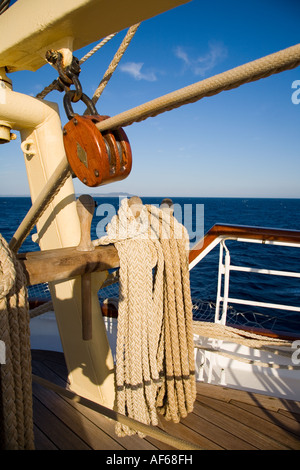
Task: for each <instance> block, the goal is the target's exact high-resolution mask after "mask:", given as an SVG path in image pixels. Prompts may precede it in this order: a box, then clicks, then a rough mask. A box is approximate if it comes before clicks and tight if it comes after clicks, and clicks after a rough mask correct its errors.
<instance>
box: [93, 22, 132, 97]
mask: <svg viewBox="0 0 300 470" xmlns="http://www.w3.org/2000/svg"><path fill="white" fill-rule="evenodd" d="M140 24H141V23H137V24H135V25H133V26H131V27H130V28H129V30H128V31H127V34H126V36H125V38H124V39H123V41H122V43H121V45H120V47H119V49H118V51H117V52H116V54H115V56H114V58H113V60H112V61H111V63H110V64H109V67H108V69H107V70H106V72H105V74H104V76H103V78H102V80H101V82H100V83H99V85H98V87H97V88H96V90H95V92H94V96H93V98H92V101H93V103H94V104H96V103H97V101H98V99H99V98H100V96H101V94H102V93H103V90H104V88H105V87H106V85H107V83H108V82H109V80H110V79H111V77H112V75H113V73H114V71H115V70H116V68H117V66H118V65H119V62H120V60H121V59H122V57H123V55H124V54H125V52H126V50H127V48H128V46H129V44H130V42H131V40H132V39H133V37H134V35H135V33H136V32H137V30H138V28H139V26H140Z"/></svg>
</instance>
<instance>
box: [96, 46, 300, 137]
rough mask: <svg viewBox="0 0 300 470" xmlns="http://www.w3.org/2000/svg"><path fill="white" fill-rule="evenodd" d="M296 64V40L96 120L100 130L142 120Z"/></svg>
mask: <svg viewBox="0 0 300 470" xmlns="http://www.w3.org/2000/svg"><path fill="white" fill-rule="evenodd" d="M299 65H300V44H297V45H295V46H292V47H289V48H287V49H283V50H282V51H279V52H275V53H274V54H270V55H268V56H265V57H262V58H261V59H257V60H254V61H252V62H249V63H246V64H244V65H241V66H239V67H236V68H233V69H231V70H228V71H226V72H223V73H220V74H218V75H215V76H213V77H210V78H207V79H205V80H202V81H200V82H197V83H194V84H193V85H189V86H187V87H185V88H181V89H180V90H177V91H174V92H172V93H169V94H167V95H164V96H162V97H159V98H156V99H155V100H152V101H149V102H147V103H144V104H142V105H140V106H137V107H136V108H132V109H130V110H128V111H125V112H123V113H121V114H118V115H116V116H114V117H111V118H109V119H106V120H105V121H102V122H101V123H97V125H96V126H97V128H98V129H99V130H100V131H101V132H102V131H105V130H109V129H111V130H112V129H116V128H118V127H125V126H129V125H130V124H133V123H134V122H140V121H143V120H145V119H147V118H149V117H154V116H157V115H159V114H161V113H164V112H166V111H170V110H172V109H175V108H178V107H180V106H183V105H185V104H189V103H194V102H196V101H199V100H201V99H202V98H204V97H208V96H213V95H216V94H218V93H220V92H221V91H226V90H232V89H234V88H237V87H239V86H241V85H243V84H245V83H250V82H253V81H256V80H260V79H261V78H266V77H269V76H270V75H273V74H275V73H279V72H283V71H285V70H290V69H293V68H295V67H298V66H299Z"/></svg>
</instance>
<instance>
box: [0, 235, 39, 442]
mask: <svg viewBox="0 0 300 470" xmlns="http://www.w3.org/2000/svg"><path fill="white" fill-rule="evenodd" d="M0 271H1V283H0V339H1V340H2V341H4V343H5V349H6V358H5V364H2V365H1V366H0V417H1V428H0V447H2V448H4V449H13V450H18V449H33V448H34V437H33V417H32V380H31V353H30V331H29V315H28V302H27V290H26V288H25V286H26V277H25V274H24V272H23V270H22V267H21V265H20V264H19V262H18V261H17V259H16V257H15V256H14V254H13V253H12V252H11V251H10V249H9V247H8V245H7V243H6V241H5V240H4V239H3V238H2V237H0Z"/></svg>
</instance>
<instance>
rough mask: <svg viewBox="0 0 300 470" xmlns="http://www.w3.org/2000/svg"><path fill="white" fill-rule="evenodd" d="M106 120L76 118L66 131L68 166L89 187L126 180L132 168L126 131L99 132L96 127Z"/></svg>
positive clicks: (65, 144)
mask: <svg viewBox="0 0 300 470" xmlns="http://www.w3.org/2000/svg"><path fill="white" fill-rule="evenodd" d="M107 118H108V116H99V115H86V116H79V115H77V114H75V115H74V116H73V118H72V119H70V121H69V122H68V123H67V124H66V125H65V126H64V129H63V140H64V146H65V150H66V155H67V159H68V162H69V165H70V167H71V169H72V171H73V173H74V174H75V175H76V176H77V178H79V179H80V181H82V183H84V184H85V185H87V186H90V187H95V186H100V185H104V184H108V183H112V182H114V181H120V180H123V179H124V178H126V177H127V176H128V175H129V173H130V171H131V167H132V154H131V148H130V144H129V141H128V139H127V136H126V134H125V132H124V131H123V129H121V128H120V129H117V130H115V131H105V132H103V133H101V132H100V131H99V130H98V129H97V127H96V125H95V124H96V123H97V122H101V121H103V120H104V119H107Z"/></svg>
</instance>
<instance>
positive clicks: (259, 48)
mask: <svg viewBox="0 0 300 470" xmlns="http://www.w3.org/2000/svg"><path fill="white" fill-rule="evenodd" d="M299 18H300V2H299V1H298V0H260V1H259V0H253V1H251V2H250V1H245V2H240V1H230V0H229V1H227V2H224V1H220V0H216V1H215V2H203V1H200V0H193V1H192V2H190V3H188V4H186V5H182V6H180V7H178V8H176V9H174V10H171V11H169V12H166V13H164V14H162V15H159V16H158V17H155V18H153V19H150V20H147V21H145V22H144V23H142V25H141V26H140V28H139V29H138V32H137V34H136V36H135V37H134V39H133V41H132V42H131V44H130V46H129V48H128V50H127V52H126V54H125V55H124V57H123V58H122V61H121V63H120V65H119V67H118V69H117V71H116V72H115V74H114V76H113V78H112V79H111V80H110V82H109V84H108V85H107V87H106V89H105V91H104V93H103V95H102V96H101V98H100V100H99V101H98V103H97V109H98V112H99V114H108V115H110V116H113V115H116V114H118V113H120V112H122V111H126V110H127V109H130V108H131V107H134V106H138V105H139V104H142V103H143V102H145V101H149V100H152V99H154V98H156V97H158V96H161V95H163V94H165V93H169V92H171V91H173V90H177V89H179V88H181V87H184V86H187V85H190V84H192V83H194V82H197V81H199V80H202V79H204V78H207V77H210V76H212V75H215V74H217V73H221V72H223V71H225V70H228V69H230V68H233V67H236V66H238V65H242V64H244V63H246V62H249V61H251V60H255V59H257V58H260V57H263V56H265V55H267V54H271V53H273V52H276V51H277V50H280V49H284V48H286V47H289V46H292V45H294V44H297V43H298V42H299ZM124 35H125V31H123V32H120V33H119V34H118V35H117V36H116V37H115V38H114V39H113V40H111V41H110V42H109V43H108V44H107V45H106V46H104V48H102V49H101V50H100V51H99V52H98V53H97V54H95V55H94V56H93V57H92V58H90V59H89V60H88V61H87V62H85V63H84V64H83V65H82V72H81V74H80V81H81V83H82V86H83V90H84V92H85V93H86V94H87V95H89V96H92V95H93V92H94V90H95V88H96V87H97V85H98V83H99V82H100V80H101V78H102V76H103V74H104V72H105V71H106V69H107V67H108V65H109V63H110V60H111V59H112V57H113V56H114V54H115V52H116V50H117V49H118V47H119V44H120V42H121V41H122V39H123V37H124ZM93 45H94V44H92V45H91V46H89V47H86V48H84V49H82V50H80V51H76V52H74V55H76V57H78V58H81V57H82V56H83V55H84V54H85V53H86V52H87V51H88V50H89V49H90V48H91V47H92V46H93ZM56 76H57V74H56V72H55V70H53V69H52V68H51V67H50V66H49V65H47V64H46V65H45V66H44V67H42V68H41V69H39V70H38V71H37V72H29V71H25V72H16V73H14V74H10V78H11V79H12V80H13V87H14V90H15V91H18V92H23V93H27V94H31V95H33V96H35V95H36V94H37V93H38V92H39V91H41V90H42V89H43V88H44V86H46V85H48V84H49V83H50V82H52V80H53V79H55V78H56ZM295 80H300V68H299V67H298V68H297V69H294V70H292V71H287V72H283V73H281V74H277V75H274V76H272V77H269V78H267V79H264V80H260V81H258V82H255V83H251V84H247V85H243V86H242V87H240V88H238V89H236V90H232V91H226V92H223V93H221V94H219V95H217V96H214V97H211V98H205V99H203V100H201V101H199V102H197V103H194V104H189V105H186V106H184V107H181V108H179V109H176V110H173V111H170V112H166V113H164V114H162V115H160V116H158V117H156V118H149V119H147V120H146V121H144V122H141V123H136V124H133V125H131V126H129V127H126V128H124V130H125V132H126V133H127V136H128V138H129V141H130V143H131V147H132V152H133V168H132V172H131V174H130V175H129V177H128V178H127V179H126V180H124V181H122V182H117V183H113V184H111V185H108V186H102V187H98V188H95V189H90V188H86V187H85V186H84V185H83V184H81V183H80V182H79V181H75V189H76V192H89V193H91V194H94V193H97V194H104V193H107V192H115V191H122V192H129V193H134V194H138V195H140V196H195V197H296V198H298V197H300V182H299V179H300V178H299V177H300V158H299V157H300V141H299V125H300V104H299V105H297V104H294V103H293V102H292V99H291V98H292V93H293V92H294V91H295V90H294V89H292V84H293V82H294V81H295ZM299 97H300V94H299ZM47 99H48V100H52V101H56V102H58V103H60V104H61V101H62V96H61V94H59V93H58V92H52V93H51V94H49V95H48V97H47ZM76 110H77V109H76V108H75V111H76ZM60 113H61V118H62V123H63V124H64V123H65V122H66V117H65V113H64V110H63V108H62V107H61V109H60ZM0 158H1V159H2V161H1V168H2V171H1V174H0V195H13V194H14V195H19V194H20V195H23V194H29V189H28V184H27V178H26V172H25V165H24V161H23V155H22V152H21V150H20V139H19V138H18V139H17V141H15V142H12V143H10V144H6V145H3V146H1V147H0Z"/></svg>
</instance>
